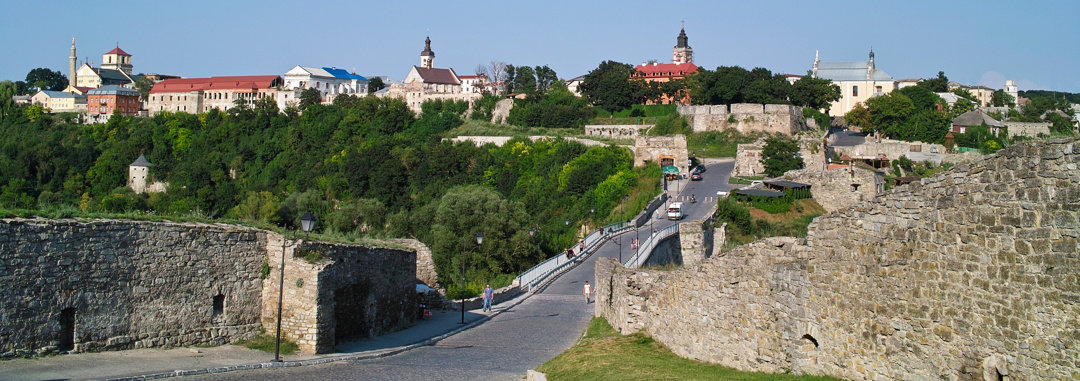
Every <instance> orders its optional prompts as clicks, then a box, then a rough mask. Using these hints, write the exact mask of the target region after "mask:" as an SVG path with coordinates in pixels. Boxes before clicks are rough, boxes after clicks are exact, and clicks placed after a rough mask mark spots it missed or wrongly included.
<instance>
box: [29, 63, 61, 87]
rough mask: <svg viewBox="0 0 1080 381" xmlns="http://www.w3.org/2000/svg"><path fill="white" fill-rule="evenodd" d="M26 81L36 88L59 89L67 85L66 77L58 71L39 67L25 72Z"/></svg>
mask: <svg viewBox="0 0 1080 381" xmlns="http://www.w3.org/2000/svg"><path fill="white" fill-rule="evenodd" d="M26 83H27V84H29V85H30V86H33V88H34V89H36V90H53V91H60V90H63V89H64V88H66V87H67V85H68V78H67V76H65V75H64V74H63V73H60V72H59V71H56V70H51V69H49V68H44V67H39V68H36V69H33V70H30V72H29V73H26ZM36 90H35V91H36Z"/></svg>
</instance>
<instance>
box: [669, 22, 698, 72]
mask: <svg viewBox="0 0 1080 381" xmlns="http://www.w3.org/2000/svg"><path fill="white" fill-rule="evenodd" d="M693 62H694V49H691V48H690V45H688V44H687V43H686V25H685V22H684V23H683V27H682V28H681V29H679V37H677V38H676V39H675V48H674V49H672V50H671V63H673V64H676V65H678V64H682V63H693Z"/></svg>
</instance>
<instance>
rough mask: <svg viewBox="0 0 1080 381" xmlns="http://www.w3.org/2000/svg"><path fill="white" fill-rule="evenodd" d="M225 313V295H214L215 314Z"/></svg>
mask: <svg viewBox="0 0 1080 381" xmlns="http://www.w3.org/2000/svg"><path fill="white" fill-rule="evenodd" d="M224 313H225V295H222V294H217V295H214V316H220V315H222V314H224Z"/></svg>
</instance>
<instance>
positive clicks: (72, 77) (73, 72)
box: [68, 36, 77, 87]
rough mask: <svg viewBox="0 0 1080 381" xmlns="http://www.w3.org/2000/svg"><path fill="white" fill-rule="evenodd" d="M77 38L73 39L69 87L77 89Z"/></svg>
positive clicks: (69, 64)
mask: <svg viewBox="0 0 1080 381" xmlns="http://www.w3.org/2000/svg"><path fill="white" fill-rule="evenodd" d="M75 57H76V56H75V36H72V37H71V56H69V57H68V87H75V83H76V81H75V76H76V75H77V73H76V70H75V67H76V64H75V63H76V62H75V61H76V60H77V58H75Z"/></svg>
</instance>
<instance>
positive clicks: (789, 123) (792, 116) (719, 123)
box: [676, 103, 808, 135]
mask: <svg viewBox="0 0 1080 381" xmlns="http://www.w3.org/2000/svg"><path fill="white" fill-rule="evenodd" d="M676 110H677V111H678V113H679V115H682V116H685V117H686V118H687V119H689V120H690V126H692V127H693V129H694V132H706V131H723V130H726V129H735V130H737V131H739V132H740V133H744V134H745V133H750V132H767V133H771V134H775V133H779V134H785V135H795V134H796V133H798V132H799V131H802V130H805V129H807V128H808V127H807V125H806V117H804V116H803V113H802V107H798V106H791V105H776V104H766V105H763V104H758V103H736V104H731V105H679V106H678V107H677V108H676Z"/></svg>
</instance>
